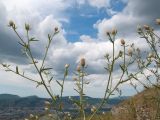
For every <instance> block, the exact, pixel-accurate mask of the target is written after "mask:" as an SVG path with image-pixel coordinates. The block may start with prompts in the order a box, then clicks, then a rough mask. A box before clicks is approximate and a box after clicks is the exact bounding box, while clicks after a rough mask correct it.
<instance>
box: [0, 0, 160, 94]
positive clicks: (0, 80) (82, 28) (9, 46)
mask: <svg viewBox="0 0 160 120" xmlns="http://www.w3.org/2000/svg"><path fill="white" fill-rule="evenodd" d="M159 5H160V0H0V62H1V63H9V64H11V65H13V67H14V66H17V65H18V66H19V67H20V68H21V69H23V70H25V72H27V74H28V75H29V76H32V77H34V78H38V76H37V74H36V73H35V70H34V68H33V67H32V66H31V65H28V64H27V62H28V61H27V60H26V58H25V57H24V56H23V55H22V53H21V47H20V45H19V44H18V43H17V42H18V38H17V36H16V35H15V33H14V32H13V31H12V30H11V29H10V28H9V27H8V26H7V25H8V21H9V20H13V21H14V22H15V23H16V25H17V26H18V29H17V30H18V32H19V33H20V34H21V35H22V36H23V37H24V38H25V37H26V36H25V31H24V24H25V23H29V24H30V25H31V35H33V36H35V37H36V38H37V39H38V40H40V41H39V42H38V43H35V44H34V45H33V53H34V56H35V58H36V59H37V60H39V61H41V60H42V56H43V53H44V48H45V45H46V43H47V42H46V41H47V34H48V33H51V32H52V31H53V30H54V28H55V27H58V28H59V31H60V32H59V34H58V35H56V36H55V38H54V39H53V43H52V44H51V47H50V50H49V54H48V57H47V65H48V66H51V67H53V69H54V70H53V74H54V79H55V80H62V78H63V71H64V65H65V64H70V69H69V76H68V79H67V80H66V82H65V87H64V89H65V90H64V95H65V96H72V95H77V93H76V92H75V91H74V90H73V89H74V82H73V80H72V75H73V71H74V70H75V69H76V66H77V64H78V61H79V60H80V58H82V57H85V59H86V63H87V65H88V68H87V72H88V73H89V75H88V76H87V80H89V81H90V84H89V85H87V86H85V93H86V95H88V96H91V97H102V96H103V95H104V90H105V87H106V83H107V74H106V71H105V69H104V66H105V65H106V63H105V59H104V55H105V54H106V53H111V49H112V47H111V43H110V41H109V40H108V39H107V38H106V31H108V30H112V29H113V28H116V29H117V30H118V35H117V38H116V41H115V43H116V49H117V50H118V49H120V47H121V46H120V43H119V40H120V39H121V38H124V39H125V40H126V42H128V43H131V42H134V43H136V44H137V45H138V47H140V48H141V49H146V45H145V43H144V41H142V40H141V39H140V38H139V37H138V34H137V33H136V28H137V26H138V25H144V24H147V25H150V26H155V22H154V21H155V19H156V18H159V17H160V14H159V13H160V7H159ZM155 29H156V30H157V28H156V27H155ZM157 31H158V30H157ZM139 41H141V42H139ZM139 43H140V44H139ZM114 77H115V78H114V80H115V81H116V79H117V78H119V72H118V70H117V72H116V73H115V76H114ZM53 89H54V94H59V92H60V88H59V87H58V85H57V84H56V82H55V81H53ZM121 89H122V90H123V91H124V92H123V93H124V95H126V96H130V95H133V94H135V91H134V89H132V88H131V87H129V86H128V84H127V83H126V84H125V85H124V86H122V87H121ZM1 93H10V94H16V95H20V96H30V95H37V96H40V97H48V94H47V93H46V91H45V90H44V88H43V87H39V88H36V84H34V83H32V82H30V81H28V80H25V79H23V78H21V77H19V76H17V75H15V74H12V73H8V72H5V71H4V69H3V68H2V67H0V94H1Z"/></svg>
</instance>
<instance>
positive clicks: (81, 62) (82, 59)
mask: <svg viewBox="0 0 160 120" xmlns="http://www.w3.org/2000/svg"><path fill="white" fill-rule="evenodd" d="M80 64H81V66H82V67H84V66H85V58H81V60H80Z"/></svg>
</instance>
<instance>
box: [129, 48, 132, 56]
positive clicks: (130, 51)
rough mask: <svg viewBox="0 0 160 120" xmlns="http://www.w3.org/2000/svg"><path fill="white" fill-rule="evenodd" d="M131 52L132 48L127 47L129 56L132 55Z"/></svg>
mask: <svg viewBox="0 0 160 120" xmlns="http://www.w3.org/2000/svg"><path fill="white" fill-rule="evenodd" d="M132 53H133V52H132V49H131V48H129V49H128V55H129V56H132Z"/></svg>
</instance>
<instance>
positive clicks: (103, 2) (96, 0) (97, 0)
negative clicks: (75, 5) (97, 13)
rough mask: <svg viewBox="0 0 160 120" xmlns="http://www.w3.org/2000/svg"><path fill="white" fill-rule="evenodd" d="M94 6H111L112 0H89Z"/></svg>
mask: <svg viewBox="0 0 160 120" xmlns="http://www.w3.org/2000/svg"><path fill="white" fill-rule="evenodd" d="M88 2H89V4H90V5H91V6H93V7H97V8H102V7H108V6H110V0H88Z"/></svg>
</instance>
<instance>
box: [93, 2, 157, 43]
mask: <svg viewBox="0 0 160 120" xmlns="http://www.w3.org/2000/svg"><path fill="white" fill-rule="evenodd" d="M159 4H160V1H159V0H153V1H150V0H134V1H133V0H129V1H128V4H127V6H126V7H125V8H124V10H123V11H122V12H120V13H118V14H116V15H114V16H112V17H111V18H110V19H106V18H104V19H102V20H99V21H97V23H96V24H94V27H95V28H97V29H98V37H99V38H100V39H101V40H104V39H106V37H105V36H106V31H107V30H111V29H112V28H117V29H118V32H119V35H120V36H126V37H127V36H131V35H132V34H134V35H135V32H136V28H137V26H138V25H144V24H149V25H154V21H155V19H156V18H159V13H158V12H157V11H160V8H159V6H158V5H159Z"/></svg>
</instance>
